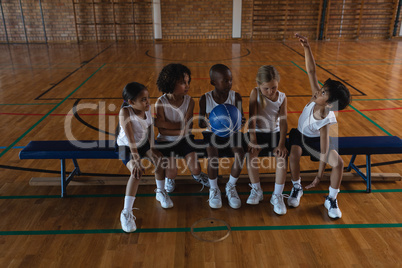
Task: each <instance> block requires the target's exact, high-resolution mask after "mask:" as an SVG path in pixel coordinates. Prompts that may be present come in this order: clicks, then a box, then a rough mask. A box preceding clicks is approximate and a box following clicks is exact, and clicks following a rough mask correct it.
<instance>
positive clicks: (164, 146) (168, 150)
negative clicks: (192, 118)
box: [155, 135, 195, 157]
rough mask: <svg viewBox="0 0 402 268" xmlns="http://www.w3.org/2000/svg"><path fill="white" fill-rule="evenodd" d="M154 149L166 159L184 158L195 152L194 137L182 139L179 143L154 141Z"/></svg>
mask: <svg viewBox="0 0 402 268" xmlns="http://www.w3.org/2000/svg"><path fill="white" fill-rule="evenodd" d="M155 148H156V149H157V150H158V151H160V152H161V153H162V154H163V156H166V157H170V156H174V157H185V156H186V155H188V154H189V153H192V152H195V148H194V135H190V136H187V137H184V138H182V139H181V140H180V141H156V144H155Z"/></svg>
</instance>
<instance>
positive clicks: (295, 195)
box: [290, 186, 301, 198]
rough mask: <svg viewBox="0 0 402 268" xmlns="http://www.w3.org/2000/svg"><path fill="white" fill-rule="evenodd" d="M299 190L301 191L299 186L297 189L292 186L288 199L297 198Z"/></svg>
mask: <svg viewBox="0 0 402 268" xmlns="http://www.w3.org/2000/svg"><path fill="white" fill-rule="evenodd" d="M300 190H301V188H300V187H299V186H297V187H295V186H293V188H292V193H291V195H290V197H293V198H295V197H297V193H298V192H299V191H300Z"/></svg>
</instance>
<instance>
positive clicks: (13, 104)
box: [0, 103, 57, 105]
mask: <svg viewBox="0 0 402 268" xmlns="http://www.w3.org/2000/svg"><path fill="white" fill-rule="evenodd" d="M56 104H57V103H0V105H56Z"/></svg>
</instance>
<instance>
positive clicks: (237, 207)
mask: <svg viewBox="0 0 402 268" xmlns="http://www.w3.org/2000/svg"><path fill="white" fill-rule="evenodd" d="M229 206H230V207H231V208H233V209H239V208H240V207H241V204H240V205H239V206H234V205H232V204H230V203H229Z"/></svg>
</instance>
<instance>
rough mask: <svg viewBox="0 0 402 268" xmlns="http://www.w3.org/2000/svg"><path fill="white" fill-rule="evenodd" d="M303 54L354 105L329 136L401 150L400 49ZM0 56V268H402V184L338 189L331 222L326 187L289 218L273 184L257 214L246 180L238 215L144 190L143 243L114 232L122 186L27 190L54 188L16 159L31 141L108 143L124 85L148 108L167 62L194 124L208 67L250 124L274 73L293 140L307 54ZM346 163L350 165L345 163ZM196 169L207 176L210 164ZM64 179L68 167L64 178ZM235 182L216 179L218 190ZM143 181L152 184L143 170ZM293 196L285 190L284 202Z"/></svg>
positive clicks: (261, 46) (228, 48)
mask: <svg viewBox="0 0 402 268" xmlns="http://www.w3.org/2000/svg"><path fill="white" fill-rule="evenodd" d="M311 47H312V51H313V53H314V56H315V59H316V61H317V72H318V73H317V75H318V79H319V81H320V82H322V83H323V82H324V81H325V80H326V79H327V78H331V79H336V80H341V81H342V82H344V83H345V84H346V85H347V87H348V88H349V90H350V92H351V94H352V96H353V101H352V103H351V105H350V106H349V107H348V108H346V109H345V110H344V111H342V112H338V113H336V115H337V120H338V124H337V125H336V126H334V128H333V129H332V133H331V134H332V135H339V136H399V137H402V134H401V133H402V127H401V124H400V120H401V118H402V93H401V86H400V85H401V83H402V42H401V41H342V42H338V41H336V42H335V41H328V42H315V41H311ZM0 55H1V57H0V70H1V71H0V115H1V116H0V123H1V124H0V125H1V127H0V129H1V135H0V172H1V176H0V219H1V220H0V263H1V266H2V267H23V266H25V267H84V266H85V267H123V266H124V267H279V266H288V267H294V266H303V267H322V266H337V267H347V266H356V267H379V266H385V267H397V266H400V264H401V263H402V256H401V252H402V246H401V243H400V241H401V239H402V237H401V230H402V229H401V228H402V215H401V211H402V194H401V192H402V182H401V181H400V180H391V181H384V180H379V181H375V182H373V186H372V187H373V190H372V192H371V193H366V192H365V183H364V182H363V180H351V181H345V182H343V183H342V186H341V193H340V194H339V196H338V200H339V207H340V209H341V210H342V213H343V217H342V218H341V219H339V220H335V221H334V220H331V219H330V218H329V217H328V215H327V210H326V209H325V207H324V206H323V203H324V197H323V196H324V195H326V194H327V192H328V186H329V184H328V182H327V181H324V182H322V183H321V184H320V185H319V186H318V187H316V188H314V189H311V190H306V191H305V192H304V196H303V197H302V200H301V205H300V207H298V208H296V209H290V208H289V209H288V212H287V214H286V215H284V216H277V215H276V214H275V213H274V212H273V210H272V206H271V205H270V203H269V199H270V197H271V193H272V190H273V183H272V180H269V179H262V187H263V190H264V200H263V201H262V202H261V203H260V204H259V205H256V206H250V205H247V204H246V202H245V201H246V199H247V197H248V195H249V191H250V187H249V186H248V183H247V180H246V178H247V169H246V167H244V169H243V171H242V178H243V180H242V182H241V183H239V185H238V186H237V189H238V192H239V195H240V198H241V200H242V207H241V208H240V209H238V210H234V209H231V208H230V207H229V205H228V203H227V199H226V198H224V197H223V198H222V201H223V207H222V208H221V209H218V210H213V209H211V208H209V206H208V203H207V199H208V189H203V190H202V191H200V189H201V186H200V185H197V184H192V183H180V180H179V179H178V181H179V182H178V184H177V187H176V190H175V191H174V192H173V193H172V194H171V198H172V201H173V202H174V207H173V208H172V209H167V210H165V209H163V208H161V207H160V204H159V202H157V201H156V199H155V193H154V188H155V186H154V185H152V184H151V185H150V184H149V183H148V184H146V185H141V186H140V188H139V192H138V195H137V199H136V202H135V207H137V208H138V209H139V210H135V211H134V215H135V216H136V217H137V220H136V222H137V226H138V230H137V231H136V232H135V233H130V234H126V233H124V232H123V231H122V230H121V226H120V220H119V216H120V212H121V209H122V207H123V199H124V191H125V186H124V185H99V183H97V184H96V183H95V184H94V185H88V184H85V185H81V186H74V185H71V186H68V193H69V197H67V198H60V186H57V185H53V186H52V185H47V186H43V185H42V186H35V185H30V180H31V178H32V177H35V178H38V177H57V176H59V174H60V162H59V160H20V159H19V157H18V154H19V152H20V151H21V150H22V149H23V148H24V146H26V145H27V144H28V143H29V142H30V141H32V140H67V139H68V138H69V137H70V138H75V139H78V140H104V139H111V140H113V139H114V136H113V135H114V130H115V127H116V124H117V120H118V119H117V114H118V111H119V108H120V105H121V104H122V98H121V93H122V90H123V87H124V85H125V84H127V83H128V82H132V81H136V82H140V83H142V84H144V85H146V86H147V87H148V89H149V92H150V96H151V101H152V102H153V103H155V101H156V99H157V98H158V97H159V96H160V95H161V94H160V92H158V90H157V88H156V78H157V75H158V73H159V72H160V70H161V69H162V68H163V66H165V65H166V64H168V63H171V62H178V63H182V64H185V65H186V66H188V67H189V68H190V70H191V72H192V81H191V87H190V92H189V95H190V96H192V97H193V98H194V100H195V102H196V107H195V114H197V113H198V112H199V107H198V100H199V97H200V96H201V95H202V94H204V93H205V92H207V91H210V90H212V89H213V87H212V86H211V85H210V83H209V68H210V67H211V66H212V65H214V64H216V63H222V64H225V65H227V66H228V67H229V68H230V69H231V71H232V74H233V87H232V89H233V90H235V91H237V92H239V93H240V94H241V95H242V97H243V110H244V112H245V115H246V117H247V116H248V102H249V95H250V91H251V90H252V89H253V88H254V87H255V86H256V83H255V76H256V73H257V70H258V68H259V67H260V66H261V65H266V64H272V65H274V66H275V67H276V68H277V69H278V71H279V73H280V75H281V81H280V84H279V90H280V91H282V92H284V93H285V94H286V95H287V97H288V129H289V130H290V129H291V128H294V127H297V120H298V117H299V115H300V113H301V111H302V110H303V107H304V106H305V104H306V103H307V102H308V100H309V98H310V95H309V94H310V88H309V82H308V77H307V75H306V71H305V64H304V55H303V49H302V47H301V46H300V44H299V43H298V42H297V41H296V40H294V41H293V40H288V41H286V42H268V41H266V42H264V41H254V42H245V41H244V42H229V41H221V42H182V43H173V42H162V43H97V44H95V43H84V44H50V45H34V44H31V45H25V44H24V45H1V46H0ZM195 128H198V126H195ZM194 132H195V135H196V137H197V138H201V137H202V135H201V134H200V133H197V131H196V130H195V131H194ZM342 158H343V160H344V162H345V165H346V164H347V163H348V162H349V160H350V156H343V157H342ZM200 161H201V166H202V169H203V171H204V172H206V161H205V160H200ZM230 161H232V160H230ZM79 164H80V167H81V171H82V172H83V173H84V175H86V176H91V177H101V178H109V177H110V178H111V177H120V178H128V176H129V172H128V170H127V169H126V167H125V166H124V165H123V164H122V162H121V161H119V160H79ZM356 164H357V165H364V164H365V158H364V156H358V157H357V160H356ZM372 164H373V166H372V172H373V173H383V174H384V173H386V174H389V173H392V174H393V175H395V173H399V174H402V161H401V155H373V156H372ZM182 166H183V165H182ZM228 166H230V165H228ZM72 168H73V165H72V163H68V165H67V170H68V171H71V170H72ZM301 168H302V171H303V174H305V173H309V174H314V173H315V172H317V169H318V163H317V162H311V161H310V158H308V157H303V158H302V162H301ZM363 170H364V169H363ZM329 171H330V169H328V171H327V172H326V173H329ZM229 172H230V169H229V168H222V169H221V170H220V174H221V175H222V177H223V178H222V180H221V181H220V182H219V183H220V187H221V190H222V191H223V189H224V183H226V180H227V174H229ZM273 172H274V169H273V168H270V167H267V168H265V169H261V173H265V174H268V175H269V174H272V173H273ZM179 173H180V172H179ZM188 174H189V173H188V172H187V171H184V172H183V173H181V174H179V175H188ZM303 174H302V178H303ZM146 175H149V176H151V175H152V174H151V169H149V170H147V173H146ZM399 178H400V177H399ZM110 180H112V179H110ZM110 180H109V181H110ZM55 181H57V180H56V179H55ZM149 181H152V180H149ZM302 183H303V185H304V186H305V185H307V183H308V182H307V180H306V181H304V182H302ZM31 184H32V183H31ZM111 184H112V183H111ZM290 184H291V183H290V182H289V181H288V182H287V183H286V186H285V191H286V192H287V193H288V192H289V191H290V189H291V186H290ZM194 228H195V229H194ZM194 230H197V231H194Z"/></svg>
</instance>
